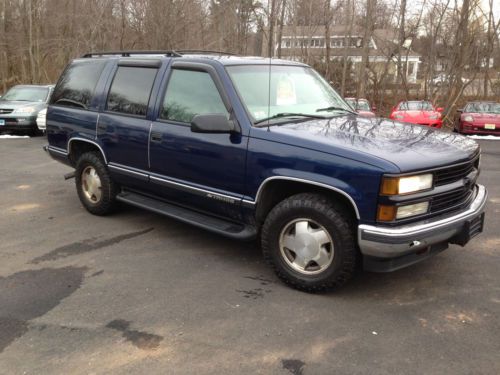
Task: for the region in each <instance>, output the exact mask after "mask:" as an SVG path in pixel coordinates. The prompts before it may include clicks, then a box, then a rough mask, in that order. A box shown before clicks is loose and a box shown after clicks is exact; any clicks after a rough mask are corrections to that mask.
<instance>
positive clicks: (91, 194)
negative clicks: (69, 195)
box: [82, 165, 102, 204]
mask: <svg viewBox="0 0 500 375" xmlns="http://www.w3.org/2000/svg"><path fill="white" fill-rule="evenodd" d="M82 191H83V194H84V195H85V198H86V199H87V200H88V201H89V202H90V203H94V204H95V203H98V202H99V201H100V200H101V197H102V185H101V179H100V178H99V175H98V174H97V171H96V170H95V168H94V167H92V166H90V165H89V166H88V167H85V169H84V170H83V172H82Z"/></svg>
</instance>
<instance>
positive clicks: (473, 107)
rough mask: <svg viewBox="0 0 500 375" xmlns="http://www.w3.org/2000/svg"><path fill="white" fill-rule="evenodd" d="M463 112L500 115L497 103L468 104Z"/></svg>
mask: <svg viewBox="0 0 500 375" xmlns="http://www.w3.org/2000/svg"><path fill="white" fill-rule="evenodd" d="M464 112H475V113H498V114H500V104H499V103H484V102H483V103H469V104H467V107H466V108H465V111H464Z"/></svg>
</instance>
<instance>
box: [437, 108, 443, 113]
mask: <svg viewBox="0 0 500 375" xmlns="http://www.w3.org/2000/svg"><path fill="white" fill-rule="evenodd" d="M436 111H438V112H443V111H444V108H443V107H438V108H437V109H436Z"/></svg>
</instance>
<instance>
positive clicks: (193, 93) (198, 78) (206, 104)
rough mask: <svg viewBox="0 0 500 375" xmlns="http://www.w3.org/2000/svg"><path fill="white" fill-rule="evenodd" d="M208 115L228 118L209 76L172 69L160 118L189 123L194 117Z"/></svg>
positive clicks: (203, 73) (204, 73)
mask: <svg viewBox="0 0 500 375" xmlns="http://www.w3.org/2000/svg"><path fill="white" fill-rule="evenodd" d="M210 113H223V114H227V115H228V116H229V114H228V112H227V110H226V107H225V106H224V102H223V101H222V98H221V96H220V94H219V91H218V90H217V87H216V86H215V83H214V81H213V80H212V77H210V74H208V73H206V72H198V71H192V70H180V69H174V70H173V71H172V76H171V77H170V80H169V82H168V87H167V92H166V94H165V100H164V102H163V109H162V111H161V113H160V118H162V119H164V120H172V121H179V122H191V120H192V119H193V117H194V116H196V115H203V114H210Z"/></svg>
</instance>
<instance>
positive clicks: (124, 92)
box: [106, 66, 158, 117]
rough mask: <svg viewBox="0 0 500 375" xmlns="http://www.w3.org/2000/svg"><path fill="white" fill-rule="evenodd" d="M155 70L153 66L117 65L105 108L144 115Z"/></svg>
mask: <svg viewBox="0 0 500 375" xmlns="http://www.w3.org/2000/svg"><path fill="white" fill-rule="evenodd" d="M157 71H158V69H154V68H143V67H129V66H120V67H118V70H117V72H116V75H115V78H114V79H113V83H112V84H111V89H110V90H109V94H108V101H107V106H106V109H107V110H108V111H112V112H120V113H126V114H129V115H134V116H143V117H145V116H146V113H147V111H148V102H149V97H150V96H151V89H152V88H153V83H154V80H155V77H156V73H157Z"/></svg>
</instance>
